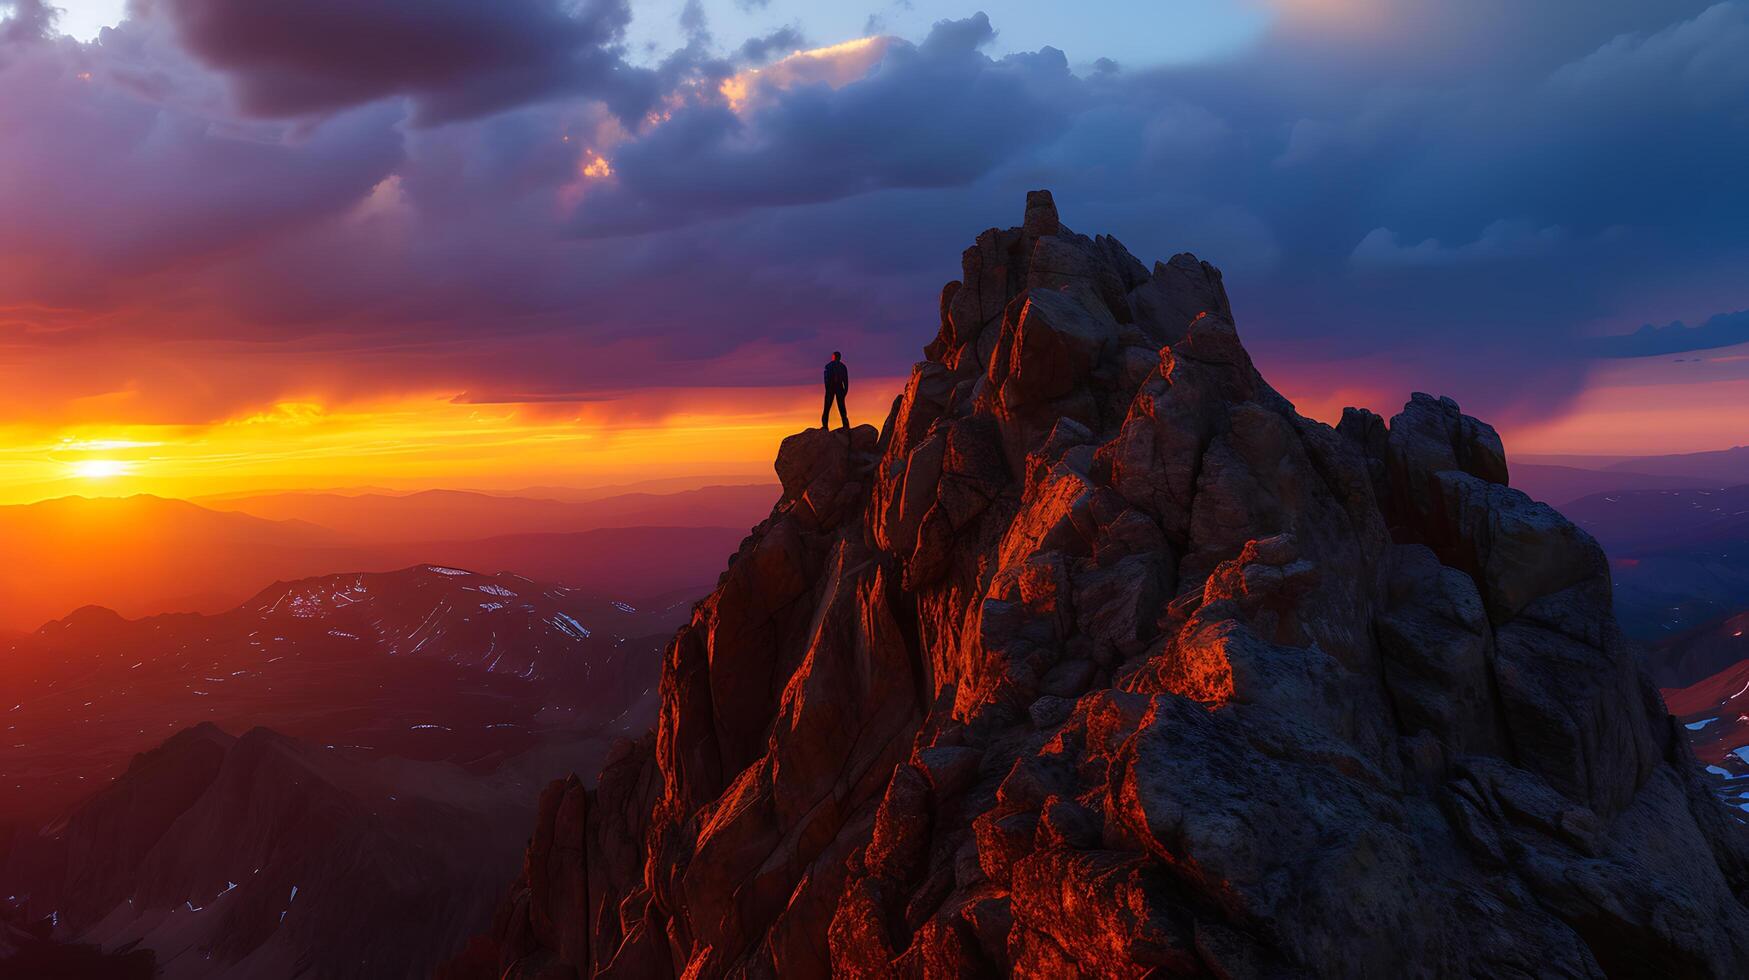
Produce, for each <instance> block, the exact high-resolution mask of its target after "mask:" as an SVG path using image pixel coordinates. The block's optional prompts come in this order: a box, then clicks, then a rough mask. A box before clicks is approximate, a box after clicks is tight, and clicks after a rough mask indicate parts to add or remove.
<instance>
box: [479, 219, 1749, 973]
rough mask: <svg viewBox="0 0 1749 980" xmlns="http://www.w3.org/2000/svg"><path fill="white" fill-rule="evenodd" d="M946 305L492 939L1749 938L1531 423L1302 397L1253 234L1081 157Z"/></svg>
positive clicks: (550, 825) (673, 968)
mask: <svg viewBox="0 0 1749 980" xmlns="http://www.w3.org/2000/svg"><path fill="white" fill-rule="evenodd" d="M941 309H942V322H941V329H940V333H939V335H938V336H937V337H936V339H935V340H934V342H932V343H931V344H930V345H929V347H928V348H927V350H926V355H927V360H925V361H924V362H922V363H920V364H918V365H917V367H916V369H915V370H914V372H913V374H912V376H911V380H910V383H909V384H908V385H907V386H906V389H905V391H904V393H903V395H901V396H900V397H899V398H898V400H897V402H896V403H895V405H894V408H893V411H892V414H891V416H890V417H889V418H888V419H887V421H886V424H885V426H884V427H883V428H882V431H881V432H880V433H879V435H878V437H877V435H876V434H875V433H874V432H873V430H871V429H867V428H864V429H860V430H856V431H854V432H852V433H851V434H850V435H849V436H848V437H846V436H845V435H844V434H842V433H832V434H827V433H825V432H823V431H819V430H813V431H809V432H805V433H802V434H801V435H798V436H795V437H792V438H791V439H789V440H786V441H785V443H784V445H783V449H782V452H781V455H780V457H779V459H778V461H777V470H778V473H779V475H780V477H781V478H782V481H783V485H784V493H783V497H782V499H781V500H780V501H779V503H778V505H777V507H776V508H775V509H774V510H773V512H772V515H771V517H770V518H769V519H768V520H766V521H765V522H764V523H763V524H761V525H760V526H758V527H757V528H755V529H754V530H753V533H752V534H751V536H749V537H748V539H747V540H746V542H745V543H744V544H743V545H742V547H741V550H740V552H739V553H738V554H737V556H736V557H735V559H734V561H733V563H732V564H731V565H730V567H729V570H728V571H727V572H726V573H725V574H724V575H723V577H722V580H721V582H720V583H719V585H718V588H717V590H716V592H715V593H713V594H712V595H711V596H710V597H709V598H707V599H705V600H704V601H703V602H701V603H700V604H699V605H698V607H697V609H696V610H695V612H694V615H693V619H692V622H691V624H690V625H688V626H687V627H685V628H683V629H682V630H681V631H680V633H679V635H677V636H676V637H675V639H674V641H673V643H672V644H671V645H670V646H669V648H668V651H667V659H666V664H665V667H664V673H663V680H662V701H663V703H662V712H661V720H660V724H659V726H658V728H657V731H656V732H655V733H654V737H653V738H648V739H646V740H644V741H643V742H640V743H637V744H635V745H627V746H624V747H623V748H622V750H621V752H620V754H619V755H618V757H616V759H615V760H614V762H613V763H612V764H611V765H610V766H609V767H608V770H607V771H606V772H605V773H604V774H603V775H602V779H601V784H600V787H599V788H598V789H597V790H595V791H592V792H585V791H584V790H583V789H582V787H581V786H580V785H572V784H568V783H561V784H555V786H554V788H553V789H551V790H549V792H548V794H547V797H546V798H545V799H543V801H542V807H541V820H540V825H539V826H538V827H537V830H536V833H535V836H534V838H533V842H532V844H531V846H530V848H529V852H528V858H527V864H526V866H525V870H524V874H523V877H522V879H521V881H520V882H519V883H518V885H517V886H516V888H515V890H514V892H513V895H512V897H511V900H510V901H509V902H507V903H506V905H505V906H504V908H503V909H502V910H501V912H500V914H499V920H498V924H497V928H496V931H495V934H494V935H493V936H491V937H482V938H481V939H479V940H477V941H476V943H475V944H474V946H473V947H471V948H470V950H469V951H468V954H467V955H466V956H464V957H463V958H462V959H461V960H459V961H457V962H456V963H454V964H452V966H451V968H450V972H451V975H453V976H457V977H465V976H487V975H493V976H495V975H499V974H501V973H502V974H503V975H507V976H511V977H543V978H545V977H567V978H568V977H574V976H600V977H651V976H673V977H680V976H686V977H769V976H775V975H777V974H779V973H781V974H782V975H783V976H785V977H813V976H819V977H824V976H828V975H838V976H851V977H856V976H863V977H888V976H928V977H949V976H953V977H961V976H993V975H1000V974H1003V973H1006V972H1014V973H1019V974H1023V975H1029V976H1075V975H1085V976H1108V977H1139V976H1144V975H1162V974H1174V975H1176V974H1186V975H1198V974H1207V975H1215V976H1225V977H1252V976H1278V975H1318V976H1380V977H1385V976H1392V977H1394V976H1457V975H1471V976H1499V975H1519V976H1531V975H1538V976H1575V977H1593V976H1599V975H1603V974H1608V975H1635V974H1643V973H1661V974H1676V975H1695V974H1700V975H1704V974H1712V975H1721V976H1724V975H1743V974H1744V973H1745V971H1746V970H1749V911H1746V909H1745V907H1744V905H1743V903H1742V901H1741V900H1740V899H1739V896H1742V895H1744V894H1745V891H1744V890H1745V888H1746V887H1749V860H1746V859H1749V849H1746V847H1745V841H1744V838H1743V836H1742V833H1741V831H1740V830H1739V828H1738V827H1737V826H1736V825H1735V824H1733V823H1730V822H1728V820H1727V815H1726V813H1725V812H1724V811H1723V809H1722V808H1720V807H1719V806H1718V804H1717V803H1716V802H1714V801H1713V800H1712V799H1710V798H1709V796H1708V795H1707V793H1706V792H1705V791H1704V789H1703V788H1702V787H1701V784H1700V783H1699V781H1698V778H1697V775H1696V772H1695V768H1696V767H1695V763H1694V760H1693V758H1692V756H1691V755H1690V754H1689V751H1688V749H1687V747H1686V744H1685V743H1684V741H1683V740H1682V739H1681V738H1678V737H1676V736H1675V734H1674V733H1673V732H1672V724H1671V721H1670V719H1669V718H1668V716H1667V714H1666V712H1665V710H1664V706H1663V703H1662V701H1661V700H1660V698H1659V696H1658V693H1657V691H1656V690H1655V689H1653V688H1652V687H1651V686H1650V685H1648V684H1647V683H1645V682H1644V681H1643V680H1642V679H1641V678H1640V676H1639V675H1638V674H1637V673H1636V671H1635V668H1634V666H1633V664H1632V663H1631V661H1630V660H1629V658H1628V655H1627V653H1626V651H1625V650H1624V648H1623V645H1622V642H1621V640H1620V638H1619V636H1618V632H1617V629H1616V626H1615V623H1614V621H1613V620H1612V618H1611V615H1610V611H1609V608H1610V603H1609V579H1608V575H1607V570H1606V566H1605V564H1604V561H1603V556H1602V553H1601V552H1600V550H1599V549H1598V547H1597V545H1596V544H1595V542H1593V541H1592V540H1591V538H1590V537H1589V536H1587V535H1586V534H1584V533H1583V532H1582V531H1580V530H1578V529H1577V528H1575V527H1574V526H1573V525H1572V524H1571V523H1569V522H1568V521H1566V520H1565V519H1563V518H1562V517H1561V515H1560V514H1558V513H1557V512H1555V511H1554V510H1553V509H1551V508H1549V507H1547V506H1544V505H1542V504H1539V503H1536V502H1535V501H1532V500H1530V499H1529V498H1528V497H1526V496H1525V495H1523V494H1522V493H1519V492H1518V491H1515V490H1512V489H1510V488H1509V487H1508V486H1507V485H1506V480H1507V467H1506V460H1505V454H1504V452H1503V450H1502V448H1501V444H1500V440H1499V437H1498V436H1497V435H1495V434H1494V432H1493V430H1492V429H1490V428H1489V427H1488V426H1486V425H1484V424H1482V423H1480V422H1477V421H1476V420H1474V419H1471V418H1469V417H1468V416H1465V415H1463V414H1462V413H1461V412H1460V411H1459V410H1458V407H1457V405H1456V404H1455V403H1453V402H1451V401H1450V400H1449V399H1434V398H1430V397H1428V396H1425V395H1416V396H1415V398H1414V399H1412V400H1411V401H1410V402H1409V403H1408V405H1407V406H1405V408H1404V410H1403V412H1402V413H1401V414H1399V415H1397V416H1396V417H1395V418H1394V419H1392V420H1391V422H1390V423H1389V424H1386V422H1385V421H1384V420H1383V419H1382V418H1380V417H1379V416H1377V415H1373V414H1372V413H1370V412H1364V411H1360V410H1351V411H1350V412H1349V413H1348V414H1347V415H1346V416H1345V417H1344V419H1343V422H1342V425H1341V426H1339V427H1337V428H1335V429H1333V428H1331V427H1329V426H1326V425H1323V424H1321V423H1318V422H1314V421H1311V420H1308V419H1305V418H1302V417H1301V416H1299V415H1298V414H1297V413H1296V412H1295V411H1294V409H1293V406H1292V405H1290V404H1289V403H1288V402H1287V401H1286V400H1285V399H1283V398H1282V397H1281V396H1280V395H1278V394H1277V393H1276V392H1275V391H1274V390H1272V389H1271V388H1270V387H1269V385H1268V384H1267V383H1266V382H1265V381H1264V380H1263V379H1262V378H1261V377H1260V376H1259V375H1258V373H1257V371H1256V370H1255V368H1254V367H1253V366H1252V363H1251V360H1250V358H1249V357H1248V355H1247V354H1246V352H1245V349H1244V347H1243V346H1242V345H1241V344H1240V342H1239V338H1238V334H1237V332H1236V330H1235V328H1234V325H1233V321H1232V316H1231V310H1230V307H1229V305H1228V302H1227V298H1226V294H1225V291H1224V288H1223V286H1222V282H1221V276H1220V273H1219V272H1218V271H1217V270H1215V269H1214V268H1213V267H1211V266H1209V265H1208V264H1206V263H1202V262H1199V261H1197V260H1196V259H1194V258H1193V257H1191V256H1188V255H1180V256H1177V257H1175V258H1173V259H1172V260H1171V261H1170V262H1167V263H1163V264H1156V265H1155V266H1154V268H1153V269H1152V270H1149V269H1148V268H1147V267H1145V266H1143V265H1142V264H1141V263H1140V262H1138V261H1137V260H1136V259H1134V258H1133V257H1131V256H1130V255H1129V253H1128V252H1126V251H1125V250H1124V248H1123V246H1121V245H1120V244H1118V243H1117V242H1116V241H1115V240H1112V239H1110V238H1104V237H1101V238H1086V237H1083V236H1081V235H1078V234H1075V233H1074V232H1071V231H1070V230H1069V229H1068V228H1067V227H1065V226H1064V225H1063V224H1062V223H1061V221H1060V220H1059V218H1058V216H1057V213H1056V209H1055V207H1054V205H1053V204H1052V202H1051V200H1050V196H1049V195H1048V194H1046V193H1044V192H1038V193H1035V194H1033V195H1029V198H1028V201H1027V208H1026V217H1025V224H1024V226H1023V227H1020V228H1014V229H1010V230H1007V231H998V230H995V229H992V230H990V231H987V232H984V233H983V234H982V235H980V236H979V237H978V239H977V244H975V245H974V246H972V247H971V248H969V249H967V251H966V253H965V256H964V260H963V268H962V276H961V279H960V280H959V281H957V282H953V283H949V284H948V286H947V287H946V289H945V290H944V291H943V295H942V304H941ZM505 971H508V972H505Z"/></svg>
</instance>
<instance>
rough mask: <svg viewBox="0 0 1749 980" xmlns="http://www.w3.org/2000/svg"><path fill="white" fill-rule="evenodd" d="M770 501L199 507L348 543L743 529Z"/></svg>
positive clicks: (222, 503)
mask: <svg viewBox="0 0 1749 980" xmlns="http://www.w3.org/2000/svg"><path fill="white" fill-rule="evenodd" d="M776 499H777V497H776V491H775V488H774V487H772V486H769V485H753V486H717V487H703V488H700V489H696V490H685V491H680V492H676V493H665V494H657V493H625V494H619V495H615V496H609V497H601V498H596V499H590V500H583V501H567V500H552V499H539V498H531V497H509V496H495V495H492V494H486V493H478V492H473V491H466V490H426V491H423V492H420V493H412V494H405V495H399V496H396V495H388V494H380V493H367V494H358V495H343V494H326V493H282V494H272V495H269V496H261V497H240V498H231V499H223V500H214V501H202V502H201V503H202V504H203V505H204V506H207V507H209V508H210V509H212V510H218V511H225V512H233V513H242V514H249V515H252V516H255V517H260V518H266V519H268V520H273V521H302V522H306V523H308V524H311V525H317V526H320V527H323V528H327V529H330V530H332V531H336V532H339V533H340V534H342V535H345V536H346V537H347V538H348V539H350V540H354V541H367V542H378V543H380V542H402V543H404V542H417V541H431V540H437V539H455V538H484V537H495V536H499V535H507V534H533V533H551V532H561V533H562V532H574V531H589V530H594V529H596V528H602V527H630V526H635V525H666V526H691V527H735V526H741V527H746V526H748V525H751V524H755V523H757V522H758V521H759V519H760V518H762V517H764V515H765V513H766V512H767V511H769V510H770V509H771V504H772V501H774V500H776Z"/></svg>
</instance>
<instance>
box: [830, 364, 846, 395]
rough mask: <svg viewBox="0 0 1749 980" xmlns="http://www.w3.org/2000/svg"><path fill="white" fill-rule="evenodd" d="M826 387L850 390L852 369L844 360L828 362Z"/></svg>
mask: <svg viewBox="0 0 1749 980" xmlns="http://www.w3.org/2000/svg"><path fill="white" fill-rule="evenodd" d="M826 387H828V388H833V389H837V390H842V391H849V390H850V369H849V368H847V367H845V366H844V362H843V361H827V362H826Z"/></svg>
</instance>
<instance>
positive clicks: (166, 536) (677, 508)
mask: <svg viewBox="0 0 1749 980" xmlns="http://www.w3.org/2000/svg"><path fill="white" fill-rule="evenodd" d="M777 493H778V492H777V490H776V488H775V487H768V488H764V489H761V488H759V487H725V488H709V489H704V490H695V491H690V492H687V493H685V494H676V495H651V494H633V495H620V496H617V497H611V498H603V499H601V500H598V501H594V502H591V503H587V504H568V503H561V502H557V501H526V500H521V499H517V498H500V497H491V496H487V495H484V494H460V495H452V494H447V493H434V494H431V495H424V494H421V495H414V496H412V497H388V496H373V497H369V498H361V499H362V503H358V504H355V505H351V504H349V505H346V506H345V507H342V508H341V509H340V510H337V511H335V515H334V516H336V517H337V518H340V519H343V522H345V523H347V525H348V527H350V528H352V529H353V530H351V531H346V532H342V531H338V530H335V529H334V528H331V527H326V526H321V525H318V524H314V523H310V522H309V521H306V520H303V519H301V518H298V517H295V516H294V517H289V518H283V519H282V518H266V517H262V516H257V515H253V514H248V513H244V512H242V511H241V510H239V509H237V508H235V507H233V505H232V504H231V503H225V504H223V505H222V506H223V507H224V508H225V509H222V510H214V509H209V508H207V507H203V506H199V505H197V504H193V503H189V502H186V501H180V500H167V499H164V498H160V497H152V496H145V495H142V496H134V497H122V498H95V499H87V498H83V497H67V498H62V499H59V500H52V501H45V502H42V503H38V504H31V505H28V506H15V507H0V541H4V542H5V544H6V555H5V559H4V561H3V562H0V629H11V630H31V629H35V628H36V627H37V626H39V625H41V624H42V623H43V622H45V621H47V620H49V619H52V618H55V617H58V616H62V615H65V614H66V612H67V611H68V610H69V609H73V608H75V607H77V606H81V605H85V604H88V603H98V604H102V605H105V606H109V607H111V608H114V609H116V610H118V611H120V612H121V613H123V614H124V615H128V616H143V615H151V614H154V613H159V612H171V611H174V612H220V611H223V610H225V609H228V608H230V607H231V606H233V605H236V604H237V603H239V602H241V601H242V600H244V599H246V598H248V597H249V596H250V595H251V594H252V593H254V592H255V591H257V590H258V589H260V588H261V587H262V586H264V585H266V584H268V583H269V582H273V581H275V580H287V579H295V578H302V577H307V576H311V575H320V574H323V573H326V572H332V571H334V570H335V569H341V568H350V569H362V570H372V571H386V570H390V569H394V568H400V567H404V566H406V565H409V564H412V563H415V562H425V561H439V562H451V563H457V564H463V565H466V566H467V567H471V568H481V569H487V570H493V571H496V570H505V569H508V570H515V571H523V572H525V573H526V574H531V575H535V576H538V577H549V578H554V579H557V580H560V581H562V582H564V583H565V584H568V585H573V586H582V587H585V588H588V589H591V590H594V589H597V588H606V587H613V588H616V589H624V590H630V591H631V592H633V593H638V594H652V593H657V592H666V591H670V590H673V589H678V588H685V587H697V588H698V589H699V590H700V591H701V593H702V591H703V589H704V588H706V587H708V586H709V584H710V583H711V582H712V581H713V580H714V579H715V578H716V576H717V574H718V573H720V572H721V571H722V564H723V561H724V560H725V559H726V557H727V556H728V554H730V553H731V552H733V551H734V548H735V546H736V545H737V544H738V543H739V541H740V540H741V538H742V537H744V536H745V534H746V530H745V529H746V528H747V527H748V526H749V525H751V524H754V523H757V521H758V520H760V519H761V518H762V517H763V516H764V514H765V513H766V512H767V511H769V509H770V505H771V502H772V501H774V500H775V499H777ZM270 499H271V500H273V501H277V505H279V506H283V507H285V508H287V509H292V510H298V509H301V510H302V511H310V510H316V509H320V508H319V507H315V506H313V505H312V504H311V500H312V499H314V500H315V501H317V502H318V503H321V504H322V505H324V506H325V505H326V504H328V503H331V502H333V501H335V500H345V499H347V498H341V497H337V496H333V495H321V496H318V497H316V498H305V497H301V496H281V497H275V498H270ZM458 501H459V503H458ZM349 508H361V509H349ZM462 511H470V512H472V513H474V514H475V515H476V517H478V520H475V519H473V518H469V517H467V516H466V515H465V514H463V513H462ZM657 517H666V518H669V519H668V520H666V521H655V520H654V519H655V518H657ZM547 518H551V519H552V520H554V521H555V522H556V524H555V525H554V526H551V527H548V526H545V524H544V523H543V522H544V521H545V520H546V519H547ZM373 521H375V522H379V523H380V524H381V526H382V527H384V528H388V529H390V530H389V531H388V532H386V533H380V534H379V533H376V532H372V531H369V528H370V527H371V525H372V523H373ZM712 521H717V522H719V523H716V524H714V525H713V524H712ZM577 524H594V525H596V529H595V530H592V531H586V532H585V531H570V532H565V531H564V530H563V529H564V528H568V527H572V526H574V525H577ZM634 525H644V526H647V529H646V530H635V529H633V526H634ZM506 527H510V528H518V527H533V528H535V530H532V531H518V532H516V533H513V534H512V533H508V532H504V531H503V530H501V529H503V528H506ZM360 529H364V530H363V531H361V530H360ZM495 529H497V530H495ZM610 530H611V531H612V533H605V532H608V531H610ZM355 532H358V533H355ZM414 532H418V534H417V537H416V539H414V540H402V536H403V535H409V534H414ZM557 532H562V533H559V535H558V536H552V535H554V534H555V533H557Z"/></svg>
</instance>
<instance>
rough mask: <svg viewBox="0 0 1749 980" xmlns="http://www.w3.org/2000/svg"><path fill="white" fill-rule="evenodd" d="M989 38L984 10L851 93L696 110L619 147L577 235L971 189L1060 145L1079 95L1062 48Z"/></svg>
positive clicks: (895, 55)
mask: <svg viewBox="0 0 1749 980" xmlns="http://www.w3.org/2000/svg"><path fill="white" fill-rule="evenodd" d="M993 36H994V32H993V30H992V28H991V26H990V22H989V19H988V18H987V17H985V16H984V15H983V14H978V15H976V16H974V17H970V18H967V19H966V20H963V21H942V22H940V23H938V24H937V25H936V26H935V29H934V30H933V31H931V32H930V34H929V36H928V37H927V38H925V39H924V40H923V42H922V43H921V44H918V45H911V44H908V43H905V42H899V41H895V42H892V43H891V44H890V46H888V47H887V49H886V51H885V52H884V56H883V57H881V59H880V61H879V63H878V70H876V71H871V72H869V74H868V75H867V77H865V78H861V79H858V80H855V81H853V82H851V83H850V84H846V85H843V86H842V87H838V88H834V87H832V86H830V85H827V84H823V83H805V84H798V85H796V86H794V87H791V88H778V89H775V90H771V91H767V90H765V89H763V88H758V87H755V88H754V89H753V90H752V93H751V95H750V96H749V99H750V101H749V105H748V107H747V108H746V109H745V110H743V111H735V110H734V109H731V107H730V106H729V105H728V104H726V103H725V102H724V101H722V100H711V101H705V102H701V103H696V104H692V105H688V106H686V107H685V108H682V109H680V110H678V111H676V112H675V113H674V115H673V116H672V118H670V119H669V120H668V121H667V122H665V123H664V124H663V125H661V126H658V127H654V128H652V129H651V130H650V131H649V132H647V133H645V134H643V135H641V136H639V137H638V138H637V139H634V140H631V141H628V142H626V143H624V144H621V145H620V146H619V147H617V148H616V149H615V150H613V151H612V154H613V161H614V167H615V169H616V172H617V173H618V175H619V177H618V179H617V180H616V181H615V182H614V183H613V184H612V185H611V186H608V187H605V188H603V189H602V190H600V191H599V192H596V193H593V194H591V195H590V196H589V197H587V198H586V199H585V202H584V205H583V207H582V208H581V209H580V210H579V212H578V216H577V219H576V225H575V227H576V231H577V233H578V234H581V235H583V236H586V237H607V236H615V235H624V234H633V233H641V232H647V231H650V230H654V229H660V228H671V227H676V226H679V225H684V224H689V223H692V222H696V221H700V220H704V219H708V218H712V217H716V216H719V215H723V214H729V213H735V212H740V211H745V210H748V209H752V208H759V207H768V206H774V205H791V204H800V203H807V202H819V201H829V200H835V199H837V198H841V197H845V196H849V195H854V194H864V193H869V192H874V191H879V190H883V189H891V188H918V187H950V186H962V185H965V184H968V183H971V182H972V181H975V180H977V179H979V178H980V177H983V176H984V175H985V174H987V173H989V172H990V171H991V170H992V169H993V168H994V167H995V166H997V165H998V164H1000V163H1002V162H1005V161H1009V160H1012V159H1014V158H1015V157H1017V156H1018V155H1020V154H1022V153H1024V152H1026V151H1027V150H1029V149H1031V148H1034V147H1037V146H1039V145H1041V144H1044V143H1048V142H1050V141H1051V140H1053V139H1055V138H1056V137H1057V136H1059V135H1060V134H1061V133H1062V131H1063V130H1064V128H1065V127H1066V125H1067V124H1068V122H1069V119H1070V117H1071V115H1072V113H1073V112H1074V111H1076V108H1077V105H1076V103H1077V101H1078V100H1079V98H1080V96H1079V84H1080V83H1079V81H1078V80H1077V79H1076V78H1075V77H1074V76H1073V75H1072V74H1070V72H1069V67H1068V63H1067V61H1066V59H1065V58H1064V57H1063V54H1062V53H1061V52H1059V51H1056V50H1054V49H1050V48H1046V49H1044V50H1043V51H1040V52H1038V53H1036V54H1019V55H1010V56H1008V57H1005V58H1002V59H999V60H993V59H991V58H989V57H987V56H985V55H984V54H982V53H980V51H979V50H978V49H979V48H980V47H982V46H983V45H984V44H985V43H986V42H988V41H989V40H990V39H991V37H993ZM754 84H755V85H756V86H757V85H759V84H760V83H759V82H758V80H757V78H756V79H755V82H754Z"/></svg>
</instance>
